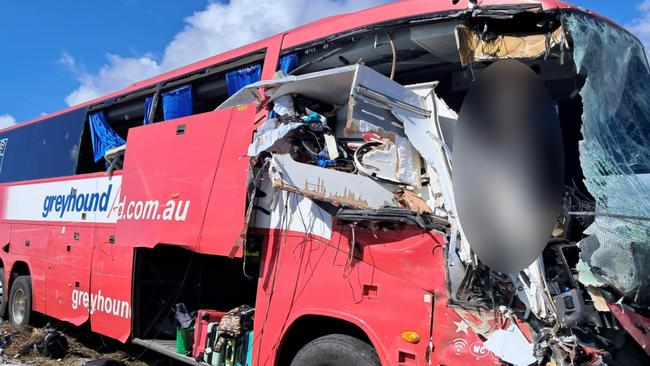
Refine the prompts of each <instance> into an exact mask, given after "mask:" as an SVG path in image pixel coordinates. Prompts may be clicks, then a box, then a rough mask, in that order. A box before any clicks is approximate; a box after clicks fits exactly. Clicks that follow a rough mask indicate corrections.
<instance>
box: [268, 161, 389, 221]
mask: <svg viewBox="0 0 650 366" xmlns="http://www.w3.org/2000/svg"><path fill="white" fill-rule="evenodd" d="M269 175H270V176H271V182H272V184H273V187H275V188H278V189H281V190H285V191H289V192H294V193H298V194H300V195H304V196H306V197H310V198H313V199H316V200H322V201H325V202H331V203H335V204H340V205H342V206H345V207H356V208H366V209H380V208H382V207H386V206H389V207H391V206H392V207H395V206H397V203H396V202H395V199H394V197H395V195H394V193H393V191H392V190H391V189H389V188H387V187H386V186H385V185H382V184H381V183H379V182H377V181H375V180H373V179H371V178H368V177H364V176H361V175H354V174H349V173H344V172H339V171H336V170H331V169H323V168H320V167H317V166H314V165H308V164H302V163H299V162H297V161H294V160H293V159H292V158H291V156H289V155H288V154H275V155H273V158H272V160H271V166H270V168H269Z"/></svg>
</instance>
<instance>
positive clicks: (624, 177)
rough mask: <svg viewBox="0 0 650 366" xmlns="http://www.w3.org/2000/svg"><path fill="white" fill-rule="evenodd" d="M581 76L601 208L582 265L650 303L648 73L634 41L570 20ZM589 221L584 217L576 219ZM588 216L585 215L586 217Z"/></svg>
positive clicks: (586, 161) (584, 158)
mask: <svg viewBox="0 0 650 366" xmlns="http://www.w3.org/2000/svg"><path fill="white" fill-rule="evenodd" d="M563 21H564V24H565V26H566V27H567V29H568V31H569V32H570V34H571V38H572V40H573V56H574V62H575V65H576V68H577V72H578V73H579V74H580V75H581V76H583V77H585V78H586V79H585V84H584V86H583V87H582V89H581V90H580V95H581V97H582V100H583V110H584V111H583V115H582V136H583V140H582V141H581V142H580V162H581V165H582V169H583V172H584V175H585V185H586V186H587V189H588V190H589V192H590V193H591V195H592V196H593V197H594V199H595V201H596V207H595V217H594V222H593V223H592V224H591V226H589V228H588V229H587V230H586V231H585V234H588V235H591V237H590V238H589V239H588V240H585V241H583V242H582V243H581V249H582V257H583V259H584V260H585V261H586V262H587V263H588V264H589V265H590V266H591V268H592V269H593V271H594V272H595V273H596V274H597V275H599V278H600V280H601V281H603V282H604V283H607V284H609V285H611V286H613V287H614V288H616V289H618V290H620V291H621V292H622V293H623V294H624V295H627V296H628V297H630V298H632V299H634V300H635V301H639V302H642V303H647V301H648V300H650V299H649V298H648V297H649V296H650V277H649V276H650V275H649V273H650V150H649V149H648V146H650V94H649V93H648V85H650V68H649V67H648V63H647V59H646V54H645V52H644V49H643V47H642V45H641V44H640V43H639V41H638V40H637V39H635V38H634V37H633V36H632V35H631V34H629V33H627V32H626V31H624V30H622V29H620V28H618V27H616V26H613V25H611V24H609V23H607V22H605V21H602V20H599V19H597V18H595V17H590V16H587V15H584V14H582V13H568V14H566V15H565V16H564V17H563ZM579 214H585V213H579ZM586 214H588V213H586Z"/></svg>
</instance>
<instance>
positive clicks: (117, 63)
mask: <svg viewBox="0 0 650 366" xmlns="http://www.w3.org/2000/svg"><path fill="white" fill-rule="evenodd" d="M432 1H444V0H432ZM379 2H381V0H276V1H273V2H268V3H269V4H264V3H266V2H265V1H262V0H259V1H258V0H233V1H232V2H231V3H230V4H228V3H218V2H209V1H208V0H183V1H173V0H95V1H79V0H74V1H73V0H57V1H50V0H30V1H20V0H0V45H2V49H3V52H2V56H0V85H2V88H0V125H2V124H3V123H4V124H6V123H11V122H12V121H13V120H15V121H17V122H21V121H25V120H29V119H32V118H35V117H38V116H39V115H41V114H42V113H49V112H54V111H56V110H59V109H63V108H65V107H67V106H68V105H69V104H75V103H78V102H80V101H83V100H87V99H89V98H92V97H95V96H98V95H101V94H104V93H106V92H108V91H111V90H115V89H117V88H119V87H122V86H124V85H128V83H130V82H131V81H134V80H138V79H142V78H145V77H148V76H151V75H154V74H157V73H159V72H162V71H164V70H168V69H171V68H174V67H178V66H181V65H183V64H186V63H188V62H190V61H193V60H196V59H200V58H203V57H206V56H208V55H210V54H213V53H218V52H222V51H224V50H227V49H230V48H232V47H235V46H237V45H241V44H244V43H246V42H248V41H252V40H254V39H256V38H260V37H261V36H266V35H269V34H273V33H276V32H279V31H282V30H284V29H288V28H291V27H293V26H296V25H298V24H300V23H302V22H304V21H308V20H313V19H317V18H320V17H323V16H325V15H330V14H333V13H338V12H345V11H351V10H356V9H359V8H363V7H367V6H371V5H373V4H375V3H379ZM570 2H572V3H574V4H576V5H579V6H583V7H586V8H589V9H592V10H595V11H597V12H599V13H601V14H604V15H606V16H608V17H610V18H612V19H614V20H615V21H617V22H619V23H621V24H625V25H630V27H633V28H634V29H635V31H637V33H639V35H640V36H641V38H642V39H644V37H645V36H648V35H650V30H649V29H646V26H645V25H646V24H649V25H648V27H650V15H648V14H650V1H646V3H648V5H647V6H646V7H645V8H642V9H640V8H639V6H640V4H641V3H642V1H641V0H639V1H634V0H625V1H608V0H574V1H570ZM622 3H625V4H626V5H621V4H622ZM287 14H289V15H287ZM251 19H256V21H255V22H252V21H251ZM646 20H649V21H646ZM233 29H237V32H233ZM648 38H650V37H648Z"/></svg>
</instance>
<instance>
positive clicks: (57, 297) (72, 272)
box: [45, 225, 95, 325]
mask: <svg viewBox="0 0 650 366" xmlns="http://www.w3.org/2000/svg"><path fill="white" fill-rule="evenodd" d="M49 228H50V241H49V245H48V248H47V254H48V255H47V257H48V269H49V270H48V272H47V274H46V280H45V281H46V291H45V293H46V295H47V315H49V316H53V317H56V318H57V319H61V320H64V321H67V322H70V323H72V324H75V325H81V324H82V323H84V322H85V321H86V320H88V314H89V312H88V306H89V301H90V298H89V297H88V295H87V294H88V290H89V289H90V264H91V258H92V247H93V240H94V231H95V229H94V228H90V227H75V226H58V225H57V226H50V227H49Z"/></svg>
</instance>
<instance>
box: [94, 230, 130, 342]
mask: <svg viewBox="0 0 650 366" xmlns="http://www.w3.org/2000/svg"><path fill="white" fill-rule="evenodd" d="M114 233H115V230H114V229H112V228H98V229H97V230H96V232H95V246H94V248H93V266H92V274H91V281H90V283H91V284H90V297H91V314H90V325H91V328H92V330H93V331H95V332H97V333H100V334H103V335H106V336H109V337H111V338H115V339H118V340H120V341H122V342H126V340H127V339H128V338H129V335H130V334H131V304H132V302H131V293H132V292H131V284H132V273H133V248H132V247H130V246H125V245H117V244H115V243H111V242H110V237H111V235H112V234H114ZM109 299H110V301H109ZM109 305H110V306H109Z"/></svg>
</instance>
